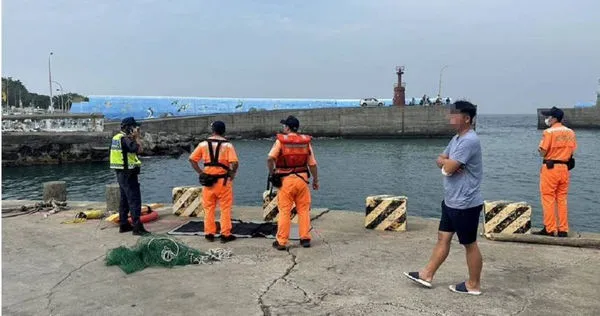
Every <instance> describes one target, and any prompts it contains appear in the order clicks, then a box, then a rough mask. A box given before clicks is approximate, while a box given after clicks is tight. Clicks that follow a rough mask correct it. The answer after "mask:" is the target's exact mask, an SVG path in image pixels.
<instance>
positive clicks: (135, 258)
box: [105, 235, 231, 274]
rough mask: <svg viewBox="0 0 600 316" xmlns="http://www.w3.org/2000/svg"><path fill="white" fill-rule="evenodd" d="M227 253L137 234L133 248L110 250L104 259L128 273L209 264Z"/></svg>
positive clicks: (221, 250)
mask: <svg viewBox="0 0 600 316" xmlns="http://www.w3.org/2000/svg"><path fill="white" fill-rule="evenodd" d="M230 256H231V250H226V249H220V248H215V249H209V250H208V251H206V252H202V251H200V250H197V249H194V248H190V247H188V246H186V245H185V244H184V243H182V242H181V241H179V240H177V239H175V238H173V237H170V236H168V235H147V236H142V237H140V238H139V239H138V241H137V243H136V244H135V246H133V248H127V247H124V246H121V247H118V248H115V249H111V250H109V251H108V253H107V255H106V261H105V262H106V265H107V266H114V265H116V266H119V267H120V268H121V270H123V272H125V273H127V274H130V273H133V272H137V271H140V270H143V269H145V268H147V267H151V266H161V267H168V268H171V267H173V266H181V265H187V264H208V263H212V262H215V261H221V260H223V259H225V258H229V257H230Z"/></svg>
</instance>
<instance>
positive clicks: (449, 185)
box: [404, 101, 483, 295]
mask: <svg viewBox="0 0 600 316" xmlns="http://www.w3.org/2000/svg"><path fill="white" fill-rule="evenodd" d="M476 113H477V108H476V107H475V106H474V105H473V104H471V103H469V102H466V101H457V102H456V103H454V104H453V105H452V107H451V110H450V124H451V125H452V126H453V127H454V128H455V129H456V131H457V134H456V135H455V136H454V137H453V138H452V140H450V143H449V144H448V146H447V147H446V149H445V150H444V152H443V153H442V154H441V155H440V156H439V157H438V159H437V161H436V163H437V166H438V167H439V168H440V169H441V171H442V174H443V175H444V201H442V216H441V219H440V226H439V229H438V242H437V244H436V246H435V248H434V249H433V254H432V255H431V258H430V259H429V262H428V263H427V265H426V266H425V268H423V269H422V270H421V271H419V272H404V275H406V277H408V278H409V279H411V280H413V281H415V282H417V283H419V284H421V285H423V286H425V287H431V280H432V279H433V276H434V275H435V273H436V271H437V270H438V269H439V267H440V266H441V265H442V263H443V262H444V260H446V257H448V253H449V252H450V242H451V241H452V237H453V236H454V234H455V233H456V235H457V236H458V240H459V242H460V244H462V245H463V246H464V247H465V250H466V252H467V266H468V268H469V279H468V280H467V281H465V282H461V283H459V284H456V285H451V286H450V290H452V291H454V292H457V293H464V294H471V295H479V294H481V291H480V278H481V268H482V265H483V263H482V259H481V252H480V251H479V247H478V246H477V241H476V240H477V229H478V227H479V216H480V214H481V210H482V209H483V198H482V196H481V190H480V185H481V180H482V178H483V162H482V158H481V144H480V142H479V137H477V134H476V133H475V131H474V130H473V129H472V122H473V119H474V118H475V115H476Z"/></svg>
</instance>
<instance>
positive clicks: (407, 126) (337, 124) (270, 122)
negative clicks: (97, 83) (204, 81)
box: [105, 106, 454, 138]
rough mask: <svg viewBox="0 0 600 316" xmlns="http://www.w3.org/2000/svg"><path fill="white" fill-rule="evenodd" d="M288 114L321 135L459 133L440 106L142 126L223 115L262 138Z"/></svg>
mask: <svg viewBox="0 0 600 316" xmlns="http://www.w3.org/2000/svg"><path fill="white" fill-rule="evenodd" d="M288 115H295V116H296V117H298V119H299V120H300V129H301V130H302V132H304V133H309V134H311V135H313V136H315V137H345V138H358V137H365V138H366V137H447V136H452V135H453V134H454V131H453V130H452V128H451V127H450V126H449V124H448V120H447V119H446V109H445V108H443V107H435V106H431V107H374V108H343V109H339V108H338V109H313V110H295V111H289V110H278V111H258V112H250V113H236V114H222V115H207V116H194V117H183V118H182V117H177V118H164V119H154V120H148V121H145V122H144V123H143V127H142V130H143V131H145V132H150V133H158V132H166V133H176V134H182V135H186V134H187V135H190V134H191V135H199V134H205V133H207V132H209V131H210V122H212V121H214V120H222V121H224V122H225V123H226V124H227V134H228V136H229V137H231V138H262V137H271V136H273V135H274V133H276V132H277V131H279V130H281V124H280V123H279V121H280V120H281V119H283V118H285V117H287V116H288ZM118 129H119V123H118V122H110V123H105V130H106V131H117V130H118Z"/></svg>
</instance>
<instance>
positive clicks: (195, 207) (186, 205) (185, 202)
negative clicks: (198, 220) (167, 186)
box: [172, 186, 204, 217]
mask: <svg viewBox="0 0 600 316" xmlns="http://www.w3.org/2000/svg"><path fill="white" fill-rule="evenodd" d="M172 193H173V214H175V215H177V216H187V217H201V216H204V208H203V207H202V187H193V186H187V187H175V188H173V191H172Z"/></svg>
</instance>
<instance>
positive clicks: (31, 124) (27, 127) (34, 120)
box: [2, 113, 104, 133]
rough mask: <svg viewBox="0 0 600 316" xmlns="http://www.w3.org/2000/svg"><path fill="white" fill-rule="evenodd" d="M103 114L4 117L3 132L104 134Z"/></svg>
mask: <svg viewBox="0 0 600 316" xmlns="http://www.w3.org/2000/svg"><path fill="white" fill-rule="evenodd" d="M102 131H104V115H102V114H66V113H65V114H62V113H61V114H39V115H35V114H33V115H28V114H25V115H22V114H21V115H3V116H2V132H3V133H5V132H53V133H61V132H102Z"/></svg>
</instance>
